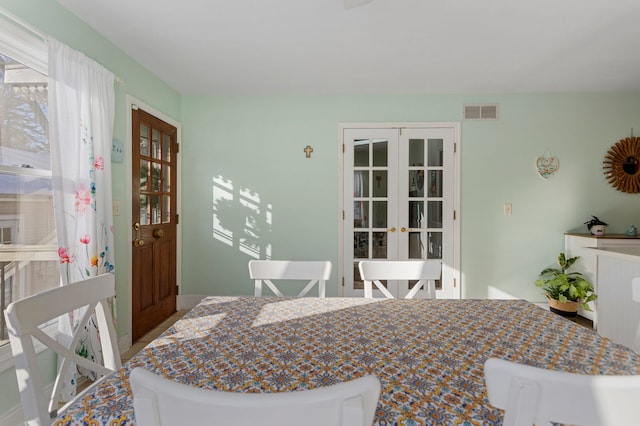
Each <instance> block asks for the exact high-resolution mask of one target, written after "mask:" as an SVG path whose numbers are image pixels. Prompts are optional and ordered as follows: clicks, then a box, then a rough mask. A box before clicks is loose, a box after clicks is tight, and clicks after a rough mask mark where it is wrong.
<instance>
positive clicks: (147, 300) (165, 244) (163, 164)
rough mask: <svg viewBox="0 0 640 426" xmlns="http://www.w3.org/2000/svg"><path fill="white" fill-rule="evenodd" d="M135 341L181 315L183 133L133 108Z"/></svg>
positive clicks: (133, 308)
mask: <svg viewBox="0 0 640 426" xmlns="http://www.w3.org/2000/svg"><path fill="white" fill-rule="evenodd" d="M132 123H133V126H132V129H133V135H132V141H133V155H132V163H133V167H132V169H133V200H132V205H133V215H132V218H133V223H132V226H133V237H134V240H133V258H132V270H133V277H132V298H131V303H132V340H133V341H134V342H135V341H136V340H137V339H138V338H140V337H141V336H143V335H144V334H145V333H147V332H148V331H150V330H152V329H153V328H155V327H156V326H157V325H159V324H160V323H161V322H163V321H164V320H165V319H166V318H168V317H169V316H171V314H173V313H174V312H175V311H176V296H177V293H178V292H177V285H176V284H177V281H176V247H177V232H176V231H177V229H176V228H177V219H178V216H177V214H176V212H177V210H176V206H177V203H176V200H177V189H178V188H177V184H176V182H177V164H178V162H177V154H178V142H177V130H176V128H175V127H173V126H171V125H170V124H168V123H166V122H164V121H162V120H160V119H159V118H156V117H154V116H153V115H151V114H149V113H146V112H144V111H142V110H140V109H135V108H134V109H132Z"/></svg>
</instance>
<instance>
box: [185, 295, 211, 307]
mask: <svg viewBox="0 0 640 426" xmlns="http://www.w3.org/2000/svg"><path fill="white" fill-rule="evenodd" d="M207 296H208V295H206V294H180V295H178V302H177V303H178V310H183V309H191V308H193V307H194V306H196V305H197V304H198V303H200V301H201V300H202V299H204V298H205V297H207Z"/></svg>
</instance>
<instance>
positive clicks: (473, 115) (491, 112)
mask: <svg viewBox="0 0 640 426" xmlns="http://www.w3.org/2000/svg"><path fill="white" fill-rule="evenodd" d="M464 119H465V120H497V119H498V104H485V105H465V106H464Z"/></svg>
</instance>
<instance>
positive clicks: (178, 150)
mask: <svg viewBox="0 0 640 426" xmlns="http://www.w3.org/2000/svg"><path fill="white" fill-rule="evenodd" d="M179 153H180V144H179V143H177V144H176V154H179Z"/></svg>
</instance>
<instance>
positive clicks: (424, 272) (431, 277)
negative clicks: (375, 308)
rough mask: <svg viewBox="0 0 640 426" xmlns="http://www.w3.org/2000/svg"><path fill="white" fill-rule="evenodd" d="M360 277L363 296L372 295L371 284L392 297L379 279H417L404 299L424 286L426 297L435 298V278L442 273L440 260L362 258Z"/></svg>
mask: <svg viewBox="0 0 640 426" xmlns="http://www.w3.org/2000/svg"><path fill="white" fill-rule="evenodd" d="M358 269H359V270H360V277H361V278H362V280H363V281H364V297H366V298H368V299H370V298H372V297H373V285H372V284H375V285H376V287H377V288H378V290H380V291H381V292H382V294H384V295H385V296H386V297H387V298H389V299H393V298H394V296H393V295H392V294H391V292H390V291H389V290H388V289H387V288H386V287H385V286H384V285H382V282H381V280H418V282H417V283H416V284H415V285H414V286H413V287H412V288H411V290H410V291H409V293H407V295H406V296H405V299H412V298H413V296H415V295H416V294H418V291H420V289H421V288H422V287H423V286H424V287H425V291H426V298H428V299H435V298H436V280H438V279H440V276H441V275H442V261H440V260H433V259H432V260H362V261H360V262H359V263H358Z"/></svg>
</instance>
